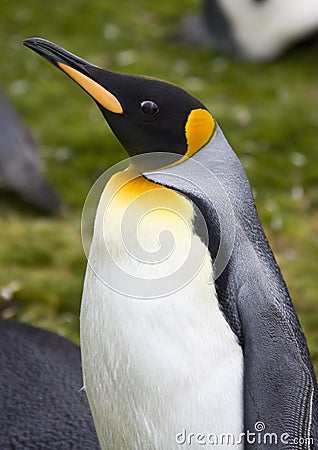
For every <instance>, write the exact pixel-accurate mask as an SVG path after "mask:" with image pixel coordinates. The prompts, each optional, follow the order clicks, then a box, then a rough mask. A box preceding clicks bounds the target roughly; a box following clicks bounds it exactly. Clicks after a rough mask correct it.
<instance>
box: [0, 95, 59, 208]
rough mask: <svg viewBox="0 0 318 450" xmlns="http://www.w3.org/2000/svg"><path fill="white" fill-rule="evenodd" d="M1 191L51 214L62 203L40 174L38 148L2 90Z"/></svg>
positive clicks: (0, 101) (0, 122) (0, 118)
mask: <svg viewBox="0 0 318 450" xmlns="http://www.w3.org/2000/svg"><path fill="white" fill-rule="evenodd" d="M0 189H1V190H6V191H12V192H15V193H17V194H18V195H19V196H20V197H21V198H22V199H23V200H25V201H26V202H28V203H30V204H33V205H35V206H36V207H37V208H40V209H42V210H45V211H47V212H50V213H55V212H57V211H58V210H59V209H60V207H61V202H60V200H59V198H58V197H57V195H56V193H55V192H54V190H53V189H52V188H51V187H50V186H49V185H48V184H47V182H46V181H45V180H44V177H43V175H42V174H41V171H40V162H39V159H38V154H37V145H36V141H35V139H34V137H33V136H32V134H31V132H30V131H29V130H28V129H26V128H25V127H24V125H23V124H22V123H21V120H20V118H19V116H18V114H17V113H16V111H15V109H14V108H13V106H12V105H11V104H10V102H9V100H8V99H7V97H6V96H5V95H4V93H3V92H1V91H0Z"/></svg>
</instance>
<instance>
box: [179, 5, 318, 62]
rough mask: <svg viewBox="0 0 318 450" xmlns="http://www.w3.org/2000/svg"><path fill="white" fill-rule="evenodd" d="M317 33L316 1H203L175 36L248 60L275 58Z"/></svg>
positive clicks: (317, 6) (187, 41)
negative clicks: (198, 13) (194, 14)
mask: <svg viewBox="0 0 318 450" xmlns="http://www.w3.org/2000/svg"><path fill="white" fill-rule="evenodd" d="M315 33H318V1H317V0H302V1H296V0H291V1H290V0H235V1H233V0H204V1H203V10H202V13H201V14H200V15H199V16H196V17H189V18H188V19H187V20H185V22H184V24H183V26H182V29H181V31H180V32H179V34H178V35H177V36H176V39H177V40H179V41H182V42H185V43H188V44H192V45H201V46H206V47H213V48H215V49H217V50H220V51H222V52H226V53H229V54H231V55H233V56H235V57H238V58H241V59H246V60H251V61H268V60H273V59H275V58H278V57H279V56H280V55H281V54H282V53H283V52H284V51H285V50H287V49H288V48H289V47H291V46H292V45H294V44H296V43H298V42H300V41H303V40H305V39H306V38H309V37H310V36H311V35H314V34H315Z"/></svg>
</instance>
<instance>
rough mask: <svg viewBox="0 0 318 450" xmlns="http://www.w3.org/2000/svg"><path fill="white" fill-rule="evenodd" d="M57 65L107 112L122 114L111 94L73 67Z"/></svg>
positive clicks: (119, 106) (119, 105)
mask: <svg viewBox="0 0 318 450" xmlns="http://www.w3.org/2000/svg"><path fill="white" fill-rule="evenodd" d="M57 64H58V66H59V67H60V68H61V69H62V70H63V72H65V73H67V75H68V76H69V77H71V78H72V79H73V80H74V81H76V83H77V84H79V85H80V86H81V87H82V88H83V89H84V90H85V91H86V92H87V93H88V94H89V95H91V96H92V97H93V99H95V100H96V101H97V102H98V103H100V104H101V105H102V106H103V107H104V108H106V109H107V110H108V111H111V112H113V113H116V114H122V113H123V108H122V106H121V104H120V103H119V101H118V100H117V98H116V97H115V96H114V95H113V94H112V93H111V92H109V91H107V89H105V88H104V87H103V86H101V85H100V84H98V83H96V81H94V80H92V79H91V78H89V77H87V76H86V75H84V74H83V73H81V72H79V71H78V70H75V69H73V67H70V66H68V65H66V64H63V63H61V62H59V63H57Z"/></svg>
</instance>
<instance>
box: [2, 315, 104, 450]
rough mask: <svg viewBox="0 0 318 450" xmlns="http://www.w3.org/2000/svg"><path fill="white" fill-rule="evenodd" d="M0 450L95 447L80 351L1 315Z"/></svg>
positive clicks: (61, 339)
mask: <svg viewBox="0 0 318 450" xmlns="http://www.w3.org/2000/svg"><path fill="white" fill-rule="evenodd" d="M0 368H1V370H0V386H1V388H0V405H1V407H0V423H1V427H0V448H1V450H9V449H15V450H32V449H34V450H38V449H43V450H71V449H74V450H75V449H76V450H88V449H89V450H98V449H99V444H98V440H97V436H96V432H95V429H94V424H93V419H92V417H91V413H90V409H89V405H88V402H87V398H86V394H85V392H84V391H83V390H82V389H81V388H82V384H83V382H82V374H81V362H80V350H79V348H78V347H77V346H76V345H74V344H73V343H71V342H69V341H67V340H66V339H64V338H62V337H60V336H57V335H55V334H53V333H49V332H47V331H43V330H40V329H36V328H33V327H30V326H27V325H23V324H17V323H10V322H7V321H3V320H0Z"/></svg>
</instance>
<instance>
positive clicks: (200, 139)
mask: <svg viewBox="0 0 318 450" xmlns="http://www.w3.org/2000/svg"><path fill="white" fill-rule="evenodd" d="M214 129H215V122H214V119H213V117H212V116H211V114H210V113H209V112H208V111H207V110H206V109H201V108H200V109H193V110H192V111H191V113H190V114H189V116H188V120H187V123H186V126H185V135H186V139H187V144H188V149H187V152H186V154H185V156H187V157H188V158H190V157H191V156H192V155H194V153H196V152H197V151H198V150H200V148H202V147H203V146H204V145H205V144H206V143H207V142H209V140H210V139H211V137H212V134H213V132H214Z"/></svg>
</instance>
